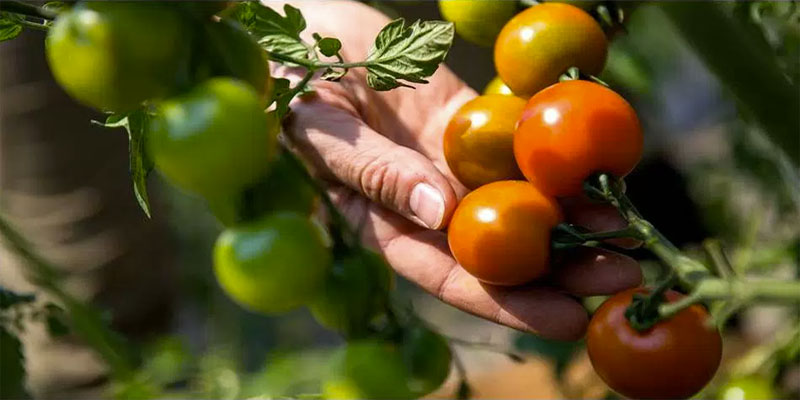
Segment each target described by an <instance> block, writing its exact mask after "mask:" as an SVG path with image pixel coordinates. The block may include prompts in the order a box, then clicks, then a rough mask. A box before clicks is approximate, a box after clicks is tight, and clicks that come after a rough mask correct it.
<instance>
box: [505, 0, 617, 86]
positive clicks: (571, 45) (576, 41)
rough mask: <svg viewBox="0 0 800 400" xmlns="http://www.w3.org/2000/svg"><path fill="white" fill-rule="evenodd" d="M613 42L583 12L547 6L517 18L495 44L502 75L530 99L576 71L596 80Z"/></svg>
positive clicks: (566, 5)
mask: <svg viewBox="0 0 800 400" xmlns="http://www.w3.org/2000/svg"><path fill="white" fill-rule="evenodd" d="M607 52H608V43H607V40H606V36H605V34H604V33H603V30H602V29H601V28H600V25H599V24H598V23H597V22H596V21H595V20H594V19H592V17H591V16H590V15H589V14H587V13H586V12H585V11H583V10H581V9H580V8H577V7H574V6H571V5H568V4H561V3H544V4H538V5H535V6H532V7H530V8H528V9H527V10H525V11H523V12H521V13H519V14H517V15H516V16H515V17H514V18H512V19H511V20H510V21H508V23H507V24H506V25H505V26H504V27H503V30H502V31H500V34H499V36H498V37H497V42H496V43H495V45H494V64H495V67H496V68H497V75H499V76H500V79H502V80H503V82H505V83H506V84H507V85H508V87H509V88H511V90H512V91H513V92H514V93H516V94H517V95H520V96H525V97H530V96H532V95H534V94H535V93H536V92H538V91H539V90H541V89H544V88H545V87H547V86H549V85H552V84H554V83H556V82H558V78H559V76H561V75H562V74H564V73H565V72H567V69H569V68H570V67H578V68H579V69H580V70H581V71H582V72H584V73H587V74H592V75H596V74H599V73H600V71H602V69H603V66H604V65H605V62H606V53H607Z"/></svg>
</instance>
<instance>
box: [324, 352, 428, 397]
mask: <svg viewBox="0 0 800 400" xmlns="http://www.w3.org/2000/svg"><path fill="white" fill-rule="evenodd" d="M322 395H323V398H325V399H383V400H391V399H411V398H414V394H413V393H412V392H411V390H410V389H409V388H408V372H407V371H406V368H405V366H404V365H403V357H402V354H401V353H400V350H399V349H398V348H397V346H395V345H394V344H392V343H389V342H382V341H378V340H363V341H354V342H350V343H348V344H347V345H346V346H345V347H344V348H343V349H341V350H340V351H338V352H337V353H336V354H335V355H334V356H333V358H332V360H331V364H330V373H329V376H328V378H326V379H325V380H324V381H323V383H322Z"/></svg>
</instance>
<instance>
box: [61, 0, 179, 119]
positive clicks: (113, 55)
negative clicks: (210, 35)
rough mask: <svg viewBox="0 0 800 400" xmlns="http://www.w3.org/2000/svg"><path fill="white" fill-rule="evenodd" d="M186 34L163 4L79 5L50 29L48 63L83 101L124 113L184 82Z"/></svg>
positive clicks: (176, 15) (175, 13) (66, 87)
mask: <svg viewBox="0 0 800 400" xmlns="http://www.w3.org/2000/svg"><path fill="white" fill-rule="evenodd" d="M189 36H190V34H189V29H188V27H187V25H186V23H185V19H184V18H182V17H181V15H180V13H179V12H178V10H177V9H175V8H174V7H170V6H169V5H167V4H163V3H161V2H146V1H114V2H110V1H92V2H83V3H79V4H78V5H77V6H75V7H74V8H73V9H71V10H69V11H65V12H64V13H62V14H60V15H59V17H58V18H57V19H56V21H55V23H54V24H53V26H52V27H51V28H50V31H49V32H48V34H47V40H46V46H47V47H46V53H47V60H48V63H49V64H50V69H51V70H52V72H53V76H54V77H55V79H56V81H57V82H58V83H59V84H60V85H61V86H62V87H63V88H64V90H66V91H67V93H69V94H70V95H71V96H72V97H74V98H75V99H77V100H78V101H80V102H81V103H83V104H86V105H88V106H91V107H94V108H97V109H101V110H108V111H128V110H131V109H134V108H136V107H138V106H139V105H140V104H141V103H142V102H143V101H145V100H150V99H157V98H160V97H163V96H165V95H168V94H169V93H172V92H173V91H174V90H175V89H176V87H177V86H179V85H180V84H183V83H185V81H186V80H188V66H189V51H190V46H188V45H186V42H187V39H188V38H189Z"/></svg>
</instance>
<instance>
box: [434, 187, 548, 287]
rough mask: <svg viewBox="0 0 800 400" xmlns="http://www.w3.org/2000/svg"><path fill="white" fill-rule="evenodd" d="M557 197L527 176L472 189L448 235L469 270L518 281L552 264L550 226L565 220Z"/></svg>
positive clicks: (500, 281)
mask: <svg viewBox="0 0 800 400" xmlns="http://www.w3.org/2000/svg"><path fill="white" fill-rule="evenodd" d="M561 220H562V217H561V211H560V210H559V208H558V204H556V201H555V199H553V198H552V197H548V196H546V195H544V194H542V193H541V192H539V190H537V189H536V188H535V187H534V186H533V185H531V184H530V183H528V182H525V181H499V182H493V183H490V184H488V185H485V186H481V187H480V188H478V189H476V190H475V191H473V192H471V193H469V194H468V195H467V196H466V197H464V199H463V200H461V203H460V204H459V205H458V208H456V211H455V213H454V214H453V219H452V220H451V221H450V228H449V229H448V232H447V240H448V242H449V244H450V251H451V252H452V253H453V256H454V257H455V258H456V260H457V261H458V262H459V263H460V264H461V266H462V267H463V268H464V269H465V270H467V272H469V273H470V274H472V275H473V276H475V277H476V278H478V279H479V280H481V281H483V282H486V283H491V284H494V285H504V286H511V285H520V284H523V283H526V282H529V281H531V280H533V279H536V278H538V277H540V276H542V275H544V274H545V273H546V272H547V271H548V269H549V262H550V260H549V257H550V230H551V229H552V228H553V227H554V226H556V225H557V224H558V223H559V222H561Z"/></svg>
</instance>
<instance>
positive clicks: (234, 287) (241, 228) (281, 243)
mask: <svg viewBox="0 0 800 400" xmlns="http://www.w3.org/2000/svg"><path fill="white" fill-rule="evenodd" d="M330 261H331V256H330V252H329V250H328V248H327V247H326V244H325V240H324V239H323V234H322V232H320V229H319V227H318V226H316V225H314V224H313V223H312V222H311V221H310V220H309V219H308V217H306V216H302V215H298V214H294V213H291V212H284V213H277V214H273V215H269V216H267V217H264V218H263V219H261V220H257V221H255V222H251V223H247V224H242V225H238V226H236V227H233V228H229V229H227V230H225V231H224V232H222V234H220V236H219V238H218V239H217V243H216V244H215V245H214V272H215V273H216V276H217V280H218V281H219V284H220V286H222V288H223V289H224V290H225V291H226V292H227V293H228V295H230V296H231V297H232V298H233V299H234V300H236V301H237V302H238V303H239V304H241V305H243V306H244V307H246V308H248V309H251V310H253V311H259V312H262V313H268V314H272V313H278V312H285V311H288V310H291V309H293V308H296V307H299V306H301V305H304V304H307V303H308V302H309V301H311V300H312V299H313V297H314V296H315V295H316V294H317V293H318V291H319V290H320V289H321V288H322V285H323V282H324V279H325V274H326V272H327V270H328V268H329V267H330ZM298 267H302V268H300V269H298Z"/></svg>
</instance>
